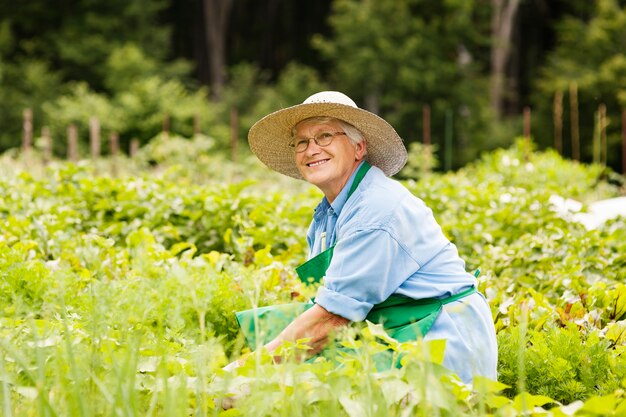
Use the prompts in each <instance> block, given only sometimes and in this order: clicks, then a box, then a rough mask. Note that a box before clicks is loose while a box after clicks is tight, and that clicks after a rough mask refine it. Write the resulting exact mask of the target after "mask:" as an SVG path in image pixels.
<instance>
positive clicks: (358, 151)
mask: <svg viewBox="0 0 626 417" xmlns="http://www.w3.org/2000/svg"><path fill="white" fill-rule="evenodd" d="M354 150H355V154H354V160H355V161H360V160H361V159H363V158H365V155H366V154H367V144H366V143H365V140H362V141H361V142H359V143H357V144H356V145H354Z"/></svg>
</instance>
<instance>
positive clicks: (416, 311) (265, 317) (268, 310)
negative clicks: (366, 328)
mask: <svg viewBox="0 0 626 417" xmlns="http://www.w3.org/2000/svg"><path fill="white" fill-rule="evenodd" d="M370 168H371V165H370V164H368V163H367V162H364V163H363V164H362V165H361V167H360V168H359V170H358V171H357V173H356V176H355V178H354V181H353V183H352V187H351V188H350V191H349V192H348V199H349V198H350V196H351V195H352V193H353V192H354V191H355V190H356V188H357V187H358V185H359V183H360V182H361V180H362V179H363V177H364V176H365V174H366V173H367V171H368V170H369V169H370ZM334 247H335V245H333V246H331V247H330V248H328V249H326V250H324V251H322V252H321V253H320V254H318V255H317V256H315V257H313V258H311V259H310V260H308V261H307V262H305V263H303V264H302V265H300V266H299V267H297V268H296V272H297V273H298V277H299V278H300V280H301V281H302V282H304V283H307V284H308V283H317V282H319V281H320V280H321V279H322V278H323V277H324V276H325V275H326V270H327V269H328V266H329V265H330V262H331V260H332V257H333V250H334ZM475 292H476V288H475V287H474V286H473V287H471V288H469V289H467V290H465V291H462V292H461V293H459V294H456V295H453V296H451V297H448V298H443V299H437V298H428V299H421V300H414V299H412V298H409V297H405V296H402V295H391V296H390V297H389V298H387V299H386V300H385V301H383V302H382V303H380V304H376V305H374V307H373V308H372V309H371V310H370V312H369V314H368V315H367V317H365V320H369V321H370V322H372V323H375V324H382V325H383V328H384V329H385V331H386V332H387V334H389V336H391V337H392V338H394V339H396V340H398V341H399V342H407V341H410V340H417V339H418V338H420V337H423V336H425V335H426V333H428V331H429V330H430V328H431V327H432V325H433V323H434V322H435V320H436V319H437V316H438V315H439V313H440V312H441V310H442V309H443V306H444V305H445V304H448V303H451V302H453V301H457V300H460V299H461V298H463V297H466V296H468V295H471V294H473V293H475ZM313 305H314V303H313V302H310V303H290V304H281V305H273V306H266V307H259V308H254V309H250V310H245V311H239V312H237V313H235V315H236V317H237V322H238V323H239V327H240V328H241V331H242V333H243V334H244V337H245V339H246V342H247V343H248V345H249V346H250V347H251V348H253V349H255V348H257V347H258V346H263V345H265V344H266V343H268V342H270V341H271V340H273V339H274V338H276V337H277V336H278V335H279V334H280V332H282V331H283V329H285V327H287V326H288V325H289V323H291V322H292V321H293V320H294V319H295V318H296V317H298V316H299V315H300V314H302V313H303V312H304V311H306V310H308V309H309V308H311V307H313Z"/></svg>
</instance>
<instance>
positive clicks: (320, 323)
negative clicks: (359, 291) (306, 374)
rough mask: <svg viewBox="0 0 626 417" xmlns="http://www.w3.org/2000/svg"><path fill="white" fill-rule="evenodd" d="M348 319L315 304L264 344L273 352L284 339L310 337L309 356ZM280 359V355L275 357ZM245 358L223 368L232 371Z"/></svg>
mask: <svg viewBox="0 0 626 417" xmlns="http://www.w3.org/2000/svg"><path fill="white" fill-rule="evenodd" d="M349 322H350V320H348V319H346V318H343V317H341V316H338V315H336V314H333V313H330V312H328V311H327V310H326V309H324V308H323V307H321V306H319V305H317V304H315V305H314V306H313V307H311V308H310V309H308V310H307V311H305V312H304V313H302V314H300V315H299V316H298V317H296V319H295V320H294V321H292V322H291V323H290V324H289V326H287V327H286V328H285V330H283V331H282V332H281V333H280V334H279V335H278V336H277V337H276V338H275V339H274V340H272V341H271V342H269V343H268V344H266V345H265V348H266V349H267V350H268V351H269V352H273V351H274V350H276V348H277V347H278V346H279V345H280V344H281V343H282V342H283V341H284V340H289V341H292V342H295V341H296V340H298V339H303V338H311V340H309V341H308V342H307V344H308V345H309V346H310V347H311V350H309V351H308V352H307V353H308V354H309V355H311V356H313V355H316V354H318V353H319V352H320V351H321V350H322V349H323V348H324V346H325V345H326V343H327V342H328V336H329V335H330V333H331V332H332V331H333V330H335V329H337V328H339V327H342V326H345V325H346V324H348V323H349ZM275 359H276V360H277V361H280V359H281V358H280V357H275ZM244 361H245V358H239V359H238V360H236V361H233V362H231V363H230V364H228V365H226V366H225V367H224V368H223V369H224V370H226V371H232V370H233V369H235V368H238V367H239V366H241V365H242V364H243V363H244Z"/></svg>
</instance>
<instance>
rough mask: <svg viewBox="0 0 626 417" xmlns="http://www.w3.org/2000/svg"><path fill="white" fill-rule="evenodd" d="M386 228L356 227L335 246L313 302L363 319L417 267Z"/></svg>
mask: <svg viewBox="0 0 626 417" xmlns="http://www.w3.org/2000/svg"><path fill="white" fill-rule="evenodd" d="M419 267H420V266H419V264H418V263H417V261H415V260H414V259H413V258H412V257H411V256H410V255H409V254H408V252H407V251H406V250H405V249H404V248H403V247H402V245H401V244H399V243H398V241H397V240H396V239H395V238H394V237H393V236H392V235H391V234H390V233H389V232H387V231H386V230H383V229H373V230H365V231H359V232H356V233H354V234H352V235H351V236H349V237H345V238H343V239H342V240H341V241H340V242H339V243H337V246H335V249H334V254H333V259H332V261H331V263H330V265H329V267H328V270H327V271H326V277H325V278H324V285H323V286H321V287H320V288H319V290H318V292H317V297H316V298H315V302H316V303H317V304H319V305H320V306H322V307H324V308H325V309H326V310H327V311H329V312H331V313H333V314H337V315H339V316H341V317H344V318H346V319H348V320H351V321H362V320H364V319H365V317H366V316H367V314H368V313H369V311H370V310H371V309H372V307H373V306H374V305H375V304H379V303H381V302H383V301H384V300H386V299H387V298H388V297H389V296H390V295H391V294H393V293H394V292H395V291H396V289H397V288H398V287H399V286H400V285H401V284H402V283H403V282H404V281H405V280H406V279H407V278H408V277H409V276H411V275H412V274H414V273H415V272H416V271H417V270H418V269H419Z"/></svg>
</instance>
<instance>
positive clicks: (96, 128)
mask: <svg viewBox="0 0 626 417" xmlns="http://www.w3.org/2000/svg"><path fill="white" fill-rule="evenodd" d="M89 149H90V150H91V159H93V160H94V161H95V160H96V159H98V158H100V121H99V120H98V118H97V117H92V118H90V119H89Z"/></svg>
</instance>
